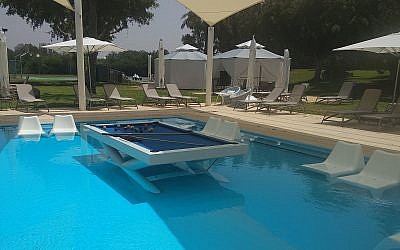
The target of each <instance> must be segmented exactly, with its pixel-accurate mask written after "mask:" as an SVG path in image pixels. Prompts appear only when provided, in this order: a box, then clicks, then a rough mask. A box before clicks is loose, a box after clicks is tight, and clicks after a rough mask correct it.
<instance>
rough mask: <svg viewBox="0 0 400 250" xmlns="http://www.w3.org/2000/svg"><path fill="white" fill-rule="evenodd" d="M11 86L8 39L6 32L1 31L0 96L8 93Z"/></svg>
mask: <svg viewBox="0 0 400 250" xmlns="http://www.w3.org/2000/svg"><path fill="white" fill-rule="evenodd" d="M9 87H10V82H9V78H8V57H7V40H6V35H5V34H4V32H3V31H0V97H1V96H2V95H8V93H9V91H8V90H9Z"/></svg>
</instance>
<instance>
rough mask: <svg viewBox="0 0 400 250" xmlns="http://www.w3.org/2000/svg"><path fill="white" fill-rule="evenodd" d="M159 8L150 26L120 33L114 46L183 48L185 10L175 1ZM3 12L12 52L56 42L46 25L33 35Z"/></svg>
mask: <svg viewBox="0 0 400 250" xmlns="http://www.w3.org/2000/svg"><path fill="white" fill-rule="evenodd" d="M158 2H159V4H160V5H159V7H158V8H157V9H156V10H155V11H154V18H153V20H152V21H151V22H150V25H146V26H141V27H138V26H137V25H132V26H130V27H129V28H128V29H126V30H124V31H122V32H120V33H119V34H118V35H117V38H116V39H115V40H114V43H116V44H117V45H119V46H121V47H123V48H125V49H132V50H146V51H151V50H156V49H157V48H158V41H159V40H160V38H162V39H163V41H164V46H165V48H166V49H168V50H170V51H172V50H174V49H175V48H176V47H179V46H180V45H182V42H181V37H182V34H184V33H188V31H187V30H182V29H181V24H182V19H181V18H182V16H183V15H184V14H185V13H186V9H185V7H183V6H182V5H180V4H178V3H177V1H176V0H160V1H158ZM5 13H6V10H5V9H1V8H0V27H4V28H8V32H7V45H8V47H9V48H12V49H13V48H14V47H15V45H17V44H19V43H31V44H34V45H38V44H39V43H51V42H57V41H56V40H51V38H50V35H49V34H48V32H49V31H50V28H49V26H48V25H43V26H42V27H41V28H40V29H38V30H35V31H33V30H32V28H31V26H30V25H29V24H27V23H26V22H25V21H24V20H23V19H22V18H20V17H19V16H7V15H6V14H5Z"/></svg>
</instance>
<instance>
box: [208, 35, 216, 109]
mask: <svg viewBox="0 0 400 250" xmlns="http://www.w3.org/2000/svg"><path fill="white" fill-rule="evenodd" d="M213 51H214V27H208V42H207V71H206V106H210V105H211V94H212V71H213Z"/></svg>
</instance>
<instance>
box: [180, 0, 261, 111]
mask: <svg viewBox="0 0 400 250" xmlns="http://www.w3.org/2000/svg"><path fill="white" fill-rule="evenodd" d="M177 1H178V2H179V3H181V4H182V5H184V6H185V7H186V8H188V9H189V10H191V11H192V12H193V13H195V14H196V15H197V16H198V17H200V18H201V19H202V20H203V21H204V22H206V23H207V24H208V25H209V26H210V27H208V33H207V64H206V105H207V106H208V105H211V92H212V78H213V77H212V72H213V53H214V27H212V26H214V25H215V24H216V23H218V22H219V21H222V20H224V19H225V18H227V17H229V16H231V15H233V14H235V13H237V12H239V11H241V10H244V9H247V8H248V7H250V6H253V5H256V4H257V3H261V2H263V1H264V0H218V1H215V0H201V1H199V0H177Z"/></svg>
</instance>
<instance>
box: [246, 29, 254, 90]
mask: <svg viewBox="0 0 400 250" xmlns="http://www.w3.org/2000/svg"><path fill="white" fill-rule="evenodd" d="M255 66H256V39H255V38H254V36H253V39H252V40H251V43H250V51H249V64H248V66H247V82H246V89H254V85H255V84H254V75H255V74H254V70H255Z"/></svg>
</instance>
